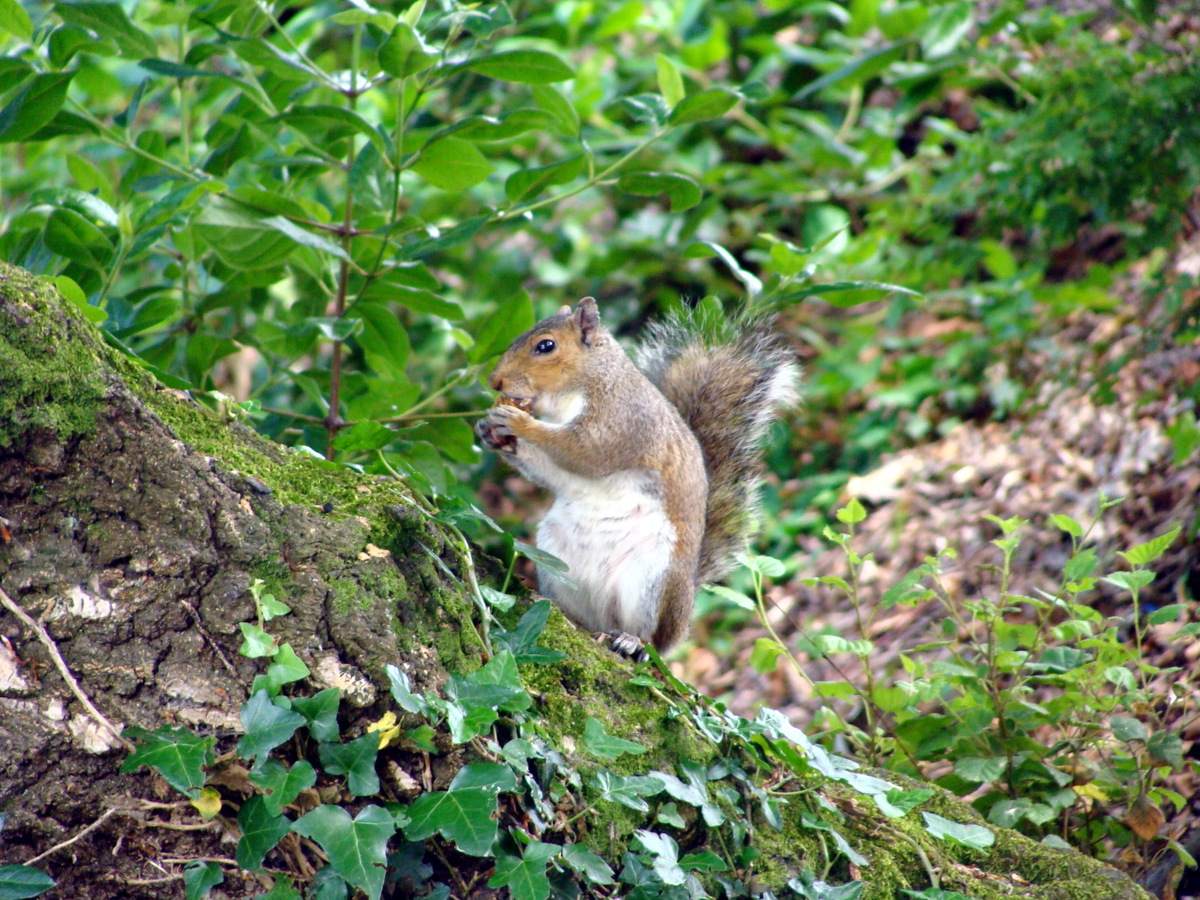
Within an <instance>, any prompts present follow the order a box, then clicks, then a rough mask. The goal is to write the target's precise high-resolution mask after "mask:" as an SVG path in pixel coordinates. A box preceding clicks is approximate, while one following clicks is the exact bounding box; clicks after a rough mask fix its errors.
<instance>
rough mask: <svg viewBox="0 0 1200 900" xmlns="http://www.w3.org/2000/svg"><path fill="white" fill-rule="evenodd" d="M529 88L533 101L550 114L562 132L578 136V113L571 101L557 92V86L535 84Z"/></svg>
mask: <svg viewBox="0 0 1200 900" xmlns="http://www.w3.org/2000/svg"><path fill="white" fill-rule="evenodd" d="M531 90H532V91H533V101H534V103H536V104H537V105H538V108H539V109H541V110H544V111H545V112H547V113H549V114H550V116H551V117H552V118H553V119H554V122H555V124H557V125H558V130H559V131H560V132H561V133H562V134H565V135H567V136H568V137H579V113H578V112H576V111H575V107H574V106H573V105H572V104H571V101H570V100H568V99H567V98H566V97H564V96H563V95H562V94H561V93H559V91H558V88H555V87H551V86H550V85H545V84H535V85H534V86H533V87H532V89H531Z"/></svg>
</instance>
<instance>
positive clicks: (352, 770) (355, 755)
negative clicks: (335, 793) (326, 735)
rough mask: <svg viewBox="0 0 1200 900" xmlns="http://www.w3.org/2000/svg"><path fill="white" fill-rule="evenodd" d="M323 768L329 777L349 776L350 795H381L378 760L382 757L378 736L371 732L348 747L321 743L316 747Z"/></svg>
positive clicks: (346, 744)
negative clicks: (377, 768) (377, 770)
mask: <svg viewBox="0 0 1200 900" xmlns="http://www.w3.org/2000/svg"><path fill="white" fill-rule="evenodd" d="M317 755H318V756H319V757H320V758H321V767H322V768H323V769H324V770H325V771H326V772H328V773H329V774H330V775H346V776H347V785H348V786H349V788H350V793H351V794H353V795H354V796H355V797H366V796H369V795H371V794H377V793H379V776H378V775H377V774H376V773H375V758H376V757H377V756H378V755H379V735H378V734H377V733H375V732H374V731H369V732H367V733H366V734H364V735H363V736H362V737H360V738H357V739H356V740H353V741H350V742H348V743H345V744H331V743H329V742H327V741H322V742H321V743H320V744H318V745H317Z"/></svg>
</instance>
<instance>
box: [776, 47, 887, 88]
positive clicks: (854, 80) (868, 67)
mask: <svg viewBox="0 0 1200 900" xmlns="http://www.w3.org/2000/svg"><path fill="white" fill-rule="evenodd" d="M907 47H908V41H897V42H895V43H891V44H887V45H885V46H883V47H880V48H879V49H878V50H873V51H871V52H870V53H867V54H866V55H864V56H860V57H857V58H856V59H852V60H850V61H849V62H848V63H846V64H845V65H842V66H839V67H838V68H837V69H835V70H834V71H832V72H829V73H827V74H825V75H822V76H821V77H820V78H817V79H816V80H815V81H810V82H809V83H808V84H806V85H805V86H804V87H803V88H801V89H800V90H799V91H797V92H796V93H795V95H794V96H793V97H792V100H793V101H794V102H795V101H800V100H803V99H804V98H805V97H808V96H810V95H812V94H815V93H817V92H818V91H821V90H824V89H825V88H827V87H829V86H830V85H831V84H837V83H838V82H839V81H847V80H848V81H849V82H850V85H851V86H852V85H855V84H861V83H863V82H864V81H866V80H867V79H868V78H871V77H872V76H874V75H875V74H877V73H878V72H881V71H883V70H884V69H886V68H887V67H888V66H890V65H891V64H892V63H893V62H895V61H896V60H898V59H900V58H901V57H902V56H903V55H904V52H905V50H906V49H907Z"/></svg>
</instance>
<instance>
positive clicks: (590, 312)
mask: <svg viewBox="0 0 1200 900" xmlns="http://www.w3.org/2000/svg"><path fill="white" fill-rule="evenodd" d="M575 324H576V325H577V326H578V327H579V336H580V339H581V340H582V341H583V343H584V344H585V345H590V344H591V343H592V342H593V341H594V340H595V339H596V334H597V333H598V332H599V331H600V310H599V309H597V308H596V298H595V297H584V298H583V299H582V300H580V301H579V305H578V306H576V307H575Z"/></svg>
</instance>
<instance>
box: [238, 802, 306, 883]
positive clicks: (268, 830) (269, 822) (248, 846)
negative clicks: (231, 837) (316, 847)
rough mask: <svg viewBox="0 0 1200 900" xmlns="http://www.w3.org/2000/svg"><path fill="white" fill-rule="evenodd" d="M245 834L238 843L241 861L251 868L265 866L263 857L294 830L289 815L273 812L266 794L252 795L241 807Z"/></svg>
mask: <svg viewBox="0 0 1200 900" xmlns="http://www.w3.org/2000/svg"><path fill="white" fill-rule="evenodd" d="M238 827H239V828H240V829H241V831H242V836H241V838H240V839H239V840H238V845H237V864H238V866H240V867H241V868H243V869H246V870H247V871H250V872H257V871H259V870H260V869H262V864H263V858H264V857H265V856H266V855H267V854H268V853H269V852H270V851H271V850H272V849H273V848H274V847H275V845H276V844H278V843H279V842H280V841H281V840H282V839H283V836H284V835H285V834H287V833H288V832H289V831H291V830H292V822H291V820H290V819H288V818H287V817H286V816H281V815H279V814H278V813H272V812H271V811H270V810H269V809H268V808H267V805H266V803H265V802H264V801H263V798H262V797H259V796H255V797H251V798H250V799H249V800H247V801H246V802H245V803H243V804H242V808H241V809H240V810H239V811H238Z"/></svg>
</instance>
